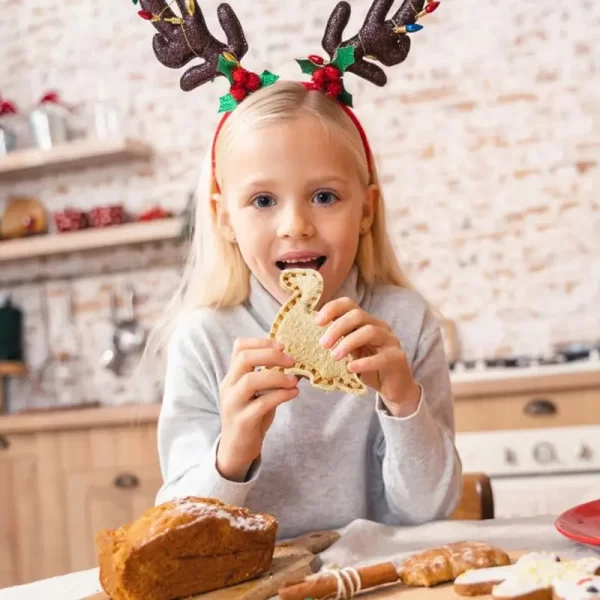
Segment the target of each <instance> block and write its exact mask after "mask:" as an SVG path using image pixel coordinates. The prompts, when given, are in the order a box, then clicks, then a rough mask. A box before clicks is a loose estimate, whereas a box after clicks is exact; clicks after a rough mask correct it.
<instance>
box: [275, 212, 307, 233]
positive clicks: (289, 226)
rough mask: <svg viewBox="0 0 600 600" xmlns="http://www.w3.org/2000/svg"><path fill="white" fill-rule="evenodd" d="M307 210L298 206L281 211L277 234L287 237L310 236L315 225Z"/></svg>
mask: <svg viewBox="0 0 600 600" xmlns="http://www.w3.org/2000/svg"><path fill="white" fill-rule="evenodd" d="M307 213H308V211H307V212H306V213H305V212H304V211H302V210H301V209H298V208H290V209H289V210H286V211H283V214H282V215H281V222H280V223H279V227H278V235H279V236H280V237H288V238H305V237H311V236H313V235H314V233H315V226H314V223H313V221H312V218H311V216H310V215H309V214H307Z"/></svg>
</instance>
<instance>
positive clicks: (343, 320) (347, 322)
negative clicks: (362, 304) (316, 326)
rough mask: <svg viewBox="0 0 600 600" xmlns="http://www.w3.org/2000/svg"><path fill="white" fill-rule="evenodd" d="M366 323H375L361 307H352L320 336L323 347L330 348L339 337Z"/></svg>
mask: <svg viewBox="0 0 600 600" xmlns="http://www.w3.org/2000/svg"><path fill="white" fill-rule="evenodd" d="M368 323H371V324H375V319H374V318H373V317H372V316H371V315H370V314H369V313H367V312H365V311H364V310H362V309H361V308H353V309H352V310H351V311H350V312H347V313H346V314H344V315H342V316H341V317H339V318H338V319H336V320H335V321H334V322H333V323H332V324H331V325H330V326H329V327H328V329H327V331H326V332H325V334H324V335H323V337H322V338H321V346H323V348H332V347H333V346H335V344H336V343H337V342H338V340H339V339H340V338H341V337H344V336H345V335H349V334H350V333H352V332H353V331H354V330H356V329H358V328H359V327H361V326H363V325H367V324H368Z"/></svg>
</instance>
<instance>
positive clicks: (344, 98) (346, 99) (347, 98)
mask: <svg viewBox="0 0 600 600" xmlns="http://www.w3.org/2000/svg"><path fill="white" fill-rule="evenodd" d="M338 100H339V101H340V102H341V103H342V104H345V105H346V106H349V107H350V108H352V94H351V93H350V92H347V91H346V90H342V91H341V93H340V95H339V96H338Z"/></svg>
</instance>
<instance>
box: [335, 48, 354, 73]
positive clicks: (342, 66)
mask: <svg viewBox="0 0 600 600" xmlns="http://www.w3.org/2000/svg"><path fill="white" fill-rule="evenodd" d="M331 64H332V65H335V66H336V67H337V68H338V69H339V70H340V71H341V72H342V73H343V72H344V71H345V70H346V69H347V68H348V67H350V66H352V65H353V64H354V46H345V47H344V48H338V50H337V52H336V53H335V56H334V58H333V60H332V61H331Z"/></svg>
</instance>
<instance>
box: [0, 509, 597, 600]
mask: <svg viewBox="0 0 600 600" xmlns="http://www.w3.org/2000/svg"><path fill="white" fill-rule="evenodd" d="M554 520H555V516H542V517H534V518H528V519H505V520H502V519H492V520H488V521H438V522H434V523H428V524H426V525H421V526H418V527H386V526H384V525H379V524H377V523H373V522H371V521H365V520H357V521H354V522H353V523H351V524H350V525H348V526H347V527H346V528H345V529H344V530H342V531H341V533H342V537H341V538H340V540H339V541H338V542H336V543H335V544H334V545H333V546H332V547H331V548H329V549H328V550H326V551H325V552H323V553H322V554H321V559H322V562H323V564H325V565H328V564H332V563H334V564H338V565H343V566H346V565H354V566H359V565H360V564H365V563H374V562H382V561H385V560H388V559H392V558H401V557H402V555H403V554H404V555H405V554H406V553H407V552H414V551H419V550H423V549H425V548H431V547H434V546H438V545H441V544H446V543H449V542H456V541H458V540H482V541H486V542H488V543H490V544H496V545H498V546H500V547H501V548H504V549H505V550H526V551H535V550H537V551H541V550H546V551H554V552H557V553H559V554H560V555H561V556H562V557H564V558H575V557H579V556H590V555H593V554H597V553H595V552H594V550H591V549H589V548H585V547H583V546H580V545H579V544H575V543H572V542H571V541H569V540H568V539H567V538H564V537H563V536H561V535H560V534H559V533H558V532H557V531H556V529H555V528H554ZM99 591H100V586H99V584H98V569H90V570H87V571H80V572H77V573H72V574H69V575H65V576H62V577H54V578H52V579H47V580H44V581H38V582H35V583H31V584H28V585H24V586H19V587H14V588H7V589H5V590H0V600H80V599H81V598H84V597H86V596H88V595H92V594H94V593H96V592H99Z"/></svg>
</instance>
